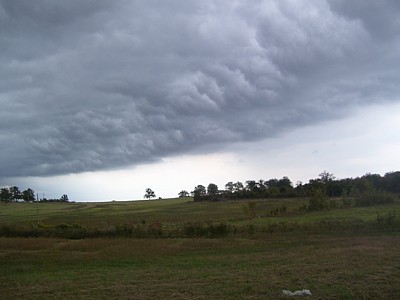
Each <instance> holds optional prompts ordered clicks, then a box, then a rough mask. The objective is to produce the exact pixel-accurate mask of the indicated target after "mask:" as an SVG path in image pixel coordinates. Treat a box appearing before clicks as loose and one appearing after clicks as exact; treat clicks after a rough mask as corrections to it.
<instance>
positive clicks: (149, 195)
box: [144, 188, 156, 199]
mask: <svg viewBox="0 0 400 300" xmlns="http://www.w3.org/2000/svg"><path fill="white" fill-rule="evenodd" d="M144 197H145V198H146V199H150V198H155V197H156V194H155V193H154V191H153V190H152V189H151V188H147V189H146V194H145V195H144Z"/></svg>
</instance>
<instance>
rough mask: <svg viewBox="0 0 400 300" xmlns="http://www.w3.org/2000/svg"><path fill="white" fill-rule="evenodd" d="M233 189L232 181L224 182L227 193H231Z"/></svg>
mask: <svg viewBox="0 0 400 300" xmlns="http://www.w3.org/2000/svg"><path fill="white" fill-rule="evenodd" d="M233 189H234V184H233V182H232V181H229V182H228V183H227V184H225V190H226V191H227V192H229V193H232V192H233Z"/></svg>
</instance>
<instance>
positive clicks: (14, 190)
mask: <svg viewBox="0 0 400 300" xmlns="http://www.w3.org/2000/svg"><path fill="white" fill-rule="evenodd" d="M10 193H11V197H12V200H14V201H16V200H19V199H22V193H21V191H20V190H19V187H17V186H12V187H10Z"/></svg>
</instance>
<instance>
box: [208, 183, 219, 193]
mask: <svg viewBox="0 0 400 300" xmlns="http://www.w3.org/2000/svg"><path fill="white" fill-rule="evenodd" d="M207 194H208V195H210V196H215V195H217V194H218V186H217V185H216V184H215V183H210V184H209V185H208V186H207Z"/></svg>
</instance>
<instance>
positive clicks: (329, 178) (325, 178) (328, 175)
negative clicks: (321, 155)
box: [318, 171, 335, 183]
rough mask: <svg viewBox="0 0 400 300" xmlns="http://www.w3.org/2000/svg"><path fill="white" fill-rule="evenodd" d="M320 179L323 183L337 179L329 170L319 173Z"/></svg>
mask: <svg viewBox="0 0 400 300" xmlns="http://www.w3.org/2000/svg"><path fill="white" fill-rule="evenodd" d="M318 176H319V178H320V180H321V181H322V182H323V183H327V182H329V181H332V180H335V176H333V174H331V173H329V172H327V171H323V172H322V173H321V174H319V175H318Z"/></svg>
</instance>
